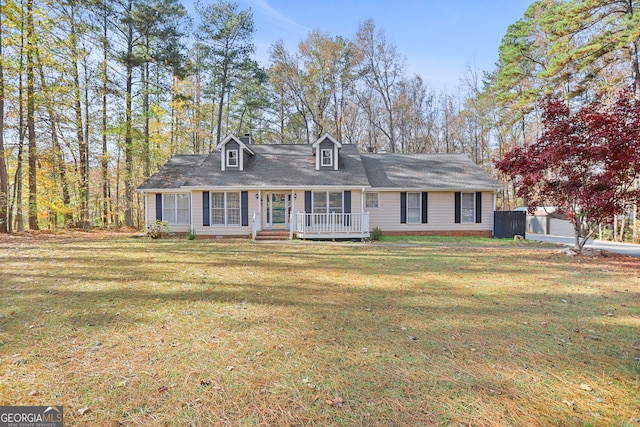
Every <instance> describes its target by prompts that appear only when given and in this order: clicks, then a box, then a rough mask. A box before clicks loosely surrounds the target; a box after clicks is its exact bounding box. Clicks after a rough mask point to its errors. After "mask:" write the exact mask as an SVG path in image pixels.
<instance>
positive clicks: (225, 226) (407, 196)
mask: <svg viewBox="0 0 640 427" xmlns="http://www.w3.org/2000/svg"><path fill="white" fill-rule="evenodd" d="M499 188H500V185H499V183H498V182H497V181H496V180H494V179H493V178H492V177H491V176H490V175H489V174H487V173H486V172H484V171H483V170H482V169H481V168H480V167H478V166H477V165H475V164H474V163H473V162H472V161H471V160H469V159H468V158H467V157H466V156H464V155H461V154H364V153H360V152H359V151H358V149H357V148H356V146H355V145H351V144H341V143H340V142H339V141H337V140H335V139H334V138H333V137H331V136H330V135H323V136H322V137H320V138H319V139H318V140H317V141H316V142H315V143H313V144H311V145H309V144H286V145H259V144H253V141H252V138H251V136H249V135H245V136H244V137H240V138H238V137H236V136H234V135H229V136H228V137H227V138H225V139H224V141H222V142H221V143H220V144H219V145H218V147H216V150H214V152H213V153H211V154H206V155H177V156H174V157H173V158H171V159H170V160H169V161H168V162H167V163H166V164H165V165H164V166H162V167H161V168H160V170H158V172H157V173H155V174H154V175H153V176H151V177H150V178H149V179H148V180H147V181H146V182H145V183H144V184H143V185H142V186H140V187H139V188H138V190H139V191H141V192H142V193H143V195H144V202H145V215H146V216H145V220H146V223H147V224H151V223H154V222H155V221H156V220H162V221H166V222H167V223H168V225H169V229H170V231H171V232H174V233H186V232H189V231H190V230H191V231H193V232H195V234H196V235H197V236H216V237H252V238H256V236H259V235H260V234H261V233H268V232H269V231H270V230H272V231H280V233H281V236H282V235H283V236H285V237H288V238H300V239H340V238H349V239H352V238H367V237H369V235H370V231H371V229H372V228H374V227H379V228H380V229H381V230H382V231H383V232H384V233H385V234H475V235H486V236H491V235H492V232H493V211H494V208H495V195H496V191H497V190H498V189H499Z"/></svg>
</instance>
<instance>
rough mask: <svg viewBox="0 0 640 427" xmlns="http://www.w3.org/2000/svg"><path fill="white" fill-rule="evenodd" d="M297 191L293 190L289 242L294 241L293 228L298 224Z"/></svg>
mask: <svg viewBox="0 0 640 427" xmlns="http://www.w3.org/2000/svg"><path fill="white" fill-rule="evenodd" d="M295 217H296V191H295V189H291V214H290V215H289V240H292V239H293V227H295V224H296V220H295Z"/></svg>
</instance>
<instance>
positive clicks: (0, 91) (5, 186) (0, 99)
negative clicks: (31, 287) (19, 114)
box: [0, 3, 9, 233]
mask: <svg viewBox="0 0 640 427" xmlns="http://www.w3.org/2000/svg"><path fill="white" fill-rule="evenodd" d="M3 13H4V11H3V10H2V3H0V34H2V14H3ZM8 207H9V175H8V174H7V163H6V161H5V151H4V56H3V54H2V43H0V233H7V232H8V231H9V215H8V213H9V210H8Z"/></svg>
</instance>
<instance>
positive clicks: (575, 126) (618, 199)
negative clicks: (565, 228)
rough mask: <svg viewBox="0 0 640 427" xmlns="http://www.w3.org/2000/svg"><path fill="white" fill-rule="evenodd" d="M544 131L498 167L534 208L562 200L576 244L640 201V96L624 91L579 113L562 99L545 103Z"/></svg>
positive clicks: (560, 207)
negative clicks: (637, 183) (636, 183)
mask: <svg viewBox="0 0 640 427" xmlns="http://www.w3.org/2000/svg"><path fill="white" fill-rule="evenodd" d="M542 109H543V116H542V124H543V132H542V135H541V137H540V138H539V139H538V141H537V142H536V143H535V144H532V145H530V146H529V147H527V148H520V147H519V148H515V149H513V150H511V151H510V152H508V153H507V154H506V155H505V156H504V157H503V158H502V159H501V160H499V161H498V162H496V167H497V168H498V169H499V170H500V171H501V172H502V173H504V174H505V175H506V176H508V177H510V178H511V179H512V180H514V182H515V184H516V188H517V189H518V196H520V197H527V198H528V200H529V210H530V211H533V210H534V209H535V208H536V207H538V206H557V208H558V211H559V212H560V213H564V214H566V215H567V216H568V218H569V219H570V220H571V222H572V224H573V227H574V230H575V239H576V240H575V248H576V249H577V250H578V251H580V250H582V248H583V246H584V244H585V243H586V241H587V240H588V239H589V238H590V237H591V236H592V235H593V233H594V232H595V231H596V230H597V226H598V224H605V223H608V222H609V221H610V220H611V218H612V217H613V216H614V215H617V214H620V213H622V212H623V211H624V209H625V207H626V206H627V205H628V204H629V203H638V201H640V192H639V191H638V190H637V189H634V181H635V180H636V179H638V178H639V177H640V101H638V100H637V99H634V97H633V94H632V92H631V91H623V92H621V93H620V94H619V95H618V98H617V99H616V101H615V102H614V103H609V104H604V103H600V102H596V103H593V104H591V105H588V106H586V107H583V108H582V109H580V110H579V111H577V112H575V113H573V112H571V111H570V109H569V107H568V106H567V105H566V104H565V103H564V102H562V101H560V100H558V99H555V98H548V99H546V100H545V101H543V103H542Z"/></svg>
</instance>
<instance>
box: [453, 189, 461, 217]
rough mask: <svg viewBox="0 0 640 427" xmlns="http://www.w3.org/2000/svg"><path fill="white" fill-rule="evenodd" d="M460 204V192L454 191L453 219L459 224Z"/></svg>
mask: <svg viewBox="0 0 640 427" xmlns="http://www.w3.org/2000/svg"><path fill="white" fill-rule="evenodd" d="M461 205H462V194H461V193H460V192H459V191H456V196H455V212H454V214H453V216H454V221H455V223H456V224H460V222H461V221H460V208H461Z"/></svg>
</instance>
